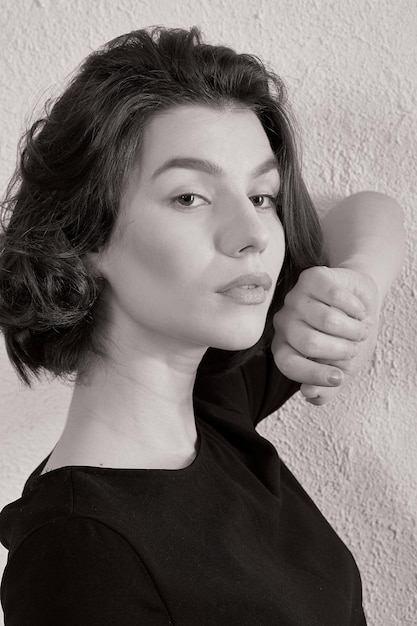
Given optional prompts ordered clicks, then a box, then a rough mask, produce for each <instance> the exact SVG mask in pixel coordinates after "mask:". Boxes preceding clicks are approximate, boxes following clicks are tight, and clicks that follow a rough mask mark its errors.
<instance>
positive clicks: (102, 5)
mask: <svg viewBox="0 0 417 626" xmlns="http://www.w3.org/2000/svg"><path fill="white" fill-rule="evenodd" d="M1 9H2V10H1V17H0V20H1V25H0V64H1V65H0V81H1V87H0V110H1V115H0V138H1V143H0V160H1V168H0V187H1V188H2V189H3V188H4V185H5V184H6V181H7V178H8V176H9V175H10V174H11V171H12V168H13V163H14V159H15V151H16V143H17V139H18V136H19V135H20V133H21V131H22V129H23V127H24V125H25V123H26V121H27V119H28V112H29V111H30V110H31V109H33V107H38V106H39V105H40V103H42V102H43V101H44V100H45V98H46V97H47V96H48V95H51V93H54V89H56V85H60V84H61V83H62V81H63V80H64V78H65V77H66V76H67V75H68V74H69V73H70V72H71V71H72V70H73V69H74V67H75V66H76V65H77V64H78V63H79V61H80V60H81V59H82V58H83V57H84V56H85V55H86V54H87V53H88V52H90V51H91V50H92V49H94V48H96V47H97V46H98V45H100V44H101V43H103V42H105V41H107V40H108V39H110V38H111V37H113V36H115V35H117V34H120V33H122V32H125V31H128V30H131V29H133V28H137V27H143V26H146V25H149V24H166V25H169V26H182V25H185V26H189V25H192V24H199V25H200V26H202V28H203V30H204V32H205V34H206V35H207V37H208V38H209V39H210V40H212V41H217V42H228V43H230V44H232V45H233V46H235V47H236V48H238V49H239V50H241V51H251V52H255V53H257V54H258V55H259V56H261V57H262V58H263V59H264V60H266V61H267V62H268V63H269V64H270V65H271V66H273V67H274V68H275V69H277V70H278V72H279V73H281V75H282V76H283V77H284V78H285V80H286V82H287V84H288V87H289V89H290V94H291V98H292V101H293V102H294V105H295V108H296V111H297V113H298V118H299V121H300V128H301V131H302V136H303V142H304V171H305V177H306V179H307V182H308V185H309V187H310V189H311V191H312V193H313V196H314V197H315V199H316V201H317V203H318V206H319V207H321V208H324V209H325V208H326V207H328V206H329V205H330V204H331V203H332V202H334V201H336V200H337V199H338V198H340V197H342V196H344V195H346V194H348V193H350V192H354V191H358V190H360V189H376V190H379V191H382V192H387V193H390V194H392V195H393V196H394V197H396V198H397V199H398V200H399V201H400V203H401V204H402V205H403V206H404V208H405V210H406V226H407V230H408V255H407V259H406V265H405V268H404V271H403V273H402V275H401V277H400V278H399V280H398V281H397V283H396V285H395V286H394V289H393V291H392V293H391V295H390V296H389V298H388V299H387V301H386V306H385V310H384V316H383V324H382V329H381V334H380V340H379V344H378V347H377V351H376V354H375V357H374V359H373V362H372V364H371V366H370V368H369V371H368V372H365V373H364V374H363V376H362V377H361V380H359V381H358V382H357V384H356V385H355V386H352V387H351V388H350V389H349V390H347V391H346V392H345V393H344V395H343V396H342V397H340V398H338V399H337V400H336V401H335V402H334V403H333V404H332V405H331V406H329V407H326V408H318V407H312V406H310V405H308V404H306V403H304V402H303V401H302V399H301V398H294V399H292V400H291V401H290V402H289V403H288V404H287V405H286V406H285V408H284V409H283V410H282V411H281V412H280V413H279V414H278V416H276V415H275V416H271V417H270V418H269V419H268V420H267V421H266V422H265V424H264V425H263V426H262V432H263V433H266V434H267V436H268V437H270V438H271V439H272V441H273V442H274V443H275V444H276V445H277V447H278V449H279V451H280V453H281V454H282V456H283V458H284V459H285V460H286V461H287V463H288V464H289V465H290V467H291V468H292V469H293V470H294V472H295V474H296V475H297V476H298V477H299V479H300V480H301V482H302V483H303V484H304V485H305V486H306V488H307V489H308V490H309V492H310V493H311V494H312V496H313V497H314V498H315V500H316V501H317V503H318V504H319V506H320V507H321V508H322V510H323V511H324V512H325V514H326V515H327V517H328V518H329V520H330V521H331V522H332V524H333V525H334V526H335V528H336V529H337V530H338V532H339V534H340V535H341V536H342V537H343V538H344V540H345V541H346V542H347V544H348V545H349V546H350V548H351V549H352V551H353V552H354V554H355V556H356V558H357V561H358V563H359V566H360V568H361V571H362V576H363V581H364V593H365V607H366V611H367V614H368V617H369V624H370V625H371V626H382V625H383V626H394V625H395V626H397V625H398V626H406V625H411V624H414V625H415V624H417V600H416V598H417V570H416V562H417V539H416V522H417V489H416V487H417V450H416V447H417V446H416V435H415V430H416V424H415V422H416V405H417V401H416V356H415V355H416V353H417V345H416V332H415V325H416V314H415V309H416V304H417V303H416V294H417V291H416V290H417V281H416V277H415V274H413V272H414V267H413V254H412V252H413V250H415V246H416V243H417V229H416V227H417V224H416V213H415V210H414V203H415V198H416V196H417V188H416V175H415V173H416V169H417V157H416V154H415V148H416V135H417V133H416V126H417V117H416V115H415V108H416V95H417V91H416V85H417V44H416V42H417V5H416V3H415V1H414V0H397V2H395V3H393V2H391V1H390V0H343V1H342V0H340V1H337V0H322V1H321V0H263V1H262V0H258V1H255V0H246V1H245V0H242V1H240V2H238V1H237V0H234V1H233V2H227V1H222V0H199V1H198V2H197V1H196V2H192V1H191V0H189V1H183V2H181V1H179V0H152V1H149V2H148V1H144V0H142V1H141V0H72V2H67V0H33V1H31V0H2V2H1ZM51 87H53V88H54V89H51ZM69 396H70V389H69V388H67V387H64V386H62V385H59V384H57V383H49V384H48V383H45V384H43V385H37V386H36V387H35V389H34V391H28V390H22V389H21V388H20V386H19V384H18V382H17V380H16V378H15V375H14V373H13V372H12V370H11V368H10V366H9V364H8V361H7V358H6V355H5V351H4V348H3V344H2V342H1V345H0V415H1V420H0V476H1V483H0V506H2V505H3V504H5V503H6V502H8V501H10V500H12V499H15V498H17V497H18V496H19V494H20V491H21V487H22V485H23V482H24V480H25V478H26V477H27V475H28V474H29V472H30V471H31V470H32V469H33V468H34V467H35V465H37V464H38V463H39V462H40V461H41V460H42V459H43V458H44V457H45V456H46V454H47V453H48V452H49V451H50V449H51V448H52V446H53V445H54V443H55V441H56V439H57V437H58V436H59V432H60V430H61V428H62V426H63V420H64V416H65V412H66V407H67V405H68V401H69ZM0 556H1V559H2V560H1V562H0V569H2V567H3V565H4V563H5V552H4V551H0ZM335 626H337V625H335Z"/></svg>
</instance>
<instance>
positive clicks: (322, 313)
mask: <svg viewBox="0 0 417 626" xmlns="http://www.w3.org/2000/svg"><path fill="white" fill-rule="evenodd" d="M304 321H305V322H306V323H307V324H308V325H310V326H312V327H313V328H315V329H316V330H319V331H321V332H323V333H325V334H327V335H332V336H334V337H342V338H344V339H350V340H351V341H364V340H365V339H366V338H367V337H368V334H369V330H368V328H367V325H366V324H364V323H363V322H361V321H359V320H357V319H354V318H352V317H350V316H349V315H346V313H343V312H342V311H341V310H340V309H336V308H334V307H331V306H328V305H327V304H323V302H320V301H318V300H313V299H310V300H309V301H308V302H307V304H306V306H305V308H304Z"/></svg>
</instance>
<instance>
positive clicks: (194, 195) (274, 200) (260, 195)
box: [173, 191, 278, 211]
mask: <svg viewBox="0 0 417 626" xmlns="http://www.w3.org/2000/svg"><path fill="white" fill-rule="evenodd" d="M187 197H188V198H192V199H193V200H192V202H194V200H195V199H196V198H201V199H202V200H204V204H209V201H208V200H207V199H206V198H204V197H203V196H200V195H199V194H197V193H192V192H191V191H190V192H188V193H182V194H180V195H179V196H175V198H173V202H174V203H176V204H178V205H179V206H180V207H181V208H182V209H184V210H185V209H193V208H198V206H200V205H198V206H197V207H196V206H193V204H188V205H187V204H181V202H180V199H181V198H187ZM254 198H263V199H264V200H265V199H266V198H267V199H269V200H271V205H270V206H267V207H263V205H261V206H256V205H255V204H254V206H255V208H258V209H263V210H264V211H267V210H270V209H272V208H274V209H275V208H276V207H277V201H278V196H272V195H270V194H263V193H258V194H255V195H253V196H249V199H250V200H252V201H253V199H254Z"/></svg>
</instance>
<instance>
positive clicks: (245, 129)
mask: <svg viewBox="0 0 417 626" xmlns="http://www.w3.org/2000/svg"><path fill="white" fill-rule="evenodd" d="M190 158H195V159H201V160H207V161H210V162H213V163H215V164H216V165H218V166H219V168H220V169H222V170H225V171H227V170H229V169H230V170H232V169H234V168H237V167H239V168H244V169H246V168H247V169H248V170H252V169H253V168H254V167H256V166H257V165H259V164H260V163H262V162H264V161H266V160H268V159H271V158H274V155H273V152H272V149H271V146H270V143H269V140H268V137H267V135H266V133H265V131H264V129H263V127H262V124H261V122H260V121H259V119H258V117H257V116H256V114H255V113H254V112H253V111H251V110H250V109H248V108H238V107H227V108H211V107H206V106H181V107H175V108H172V109H169V110H167V111H164V112H163V113H160V114H158V115H156V116H155V117H153V118H152V120H151V121H150V122H149V124H148V125H147V126H146V128H145V132H144V136H143V142H142V147H141V157H140V159H139V160H140V169H141V170H142V173H143V174H144V175H145V176H146V178H150V177H151V176H152V174H153V173H154V172H155V170H156V169H158V168H160V166H161V164H162V163H163V162H166V161H169V160H172V159H190Z"/></svg>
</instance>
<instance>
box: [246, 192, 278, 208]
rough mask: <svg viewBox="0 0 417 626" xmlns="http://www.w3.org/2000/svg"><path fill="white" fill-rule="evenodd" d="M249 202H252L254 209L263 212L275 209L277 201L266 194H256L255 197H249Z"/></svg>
mask: <svg viewBox="0 0 417 626" xmlns="http://www.w3.org/2000/svg"><path fill="white" fill-rule="evenodd" d="M249 200H250V201H251V202H252V204H253V206H254V207H256V208H257V209H263V210H268V209H275V208H276V204H277V199H276V198H275V197H274V196H270V195H266V194H257V195H256V196H250V198H249Z"/></svg>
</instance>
